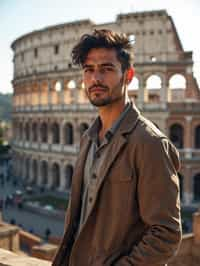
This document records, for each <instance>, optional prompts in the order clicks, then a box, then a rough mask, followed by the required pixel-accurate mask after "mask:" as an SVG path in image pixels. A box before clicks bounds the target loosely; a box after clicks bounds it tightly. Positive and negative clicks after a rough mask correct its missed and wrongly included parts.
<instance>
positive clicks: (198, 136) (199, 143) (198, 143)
mask: <svg viewBox="0 0 200 266" xmlns="http://www.w3.org/2000/svg"><path fill="white" fill-rule="evenodd" d="M195 148H196V149H200V125H199V126H197V127H196V128H195Z"/></svg>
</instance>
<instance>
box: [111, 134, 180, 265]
mask: <svg viewBox="0 0 200 266" xmlns="http://www.w3.org/2000/svg"><path fill="white" fill-rule="evenodd" d="M136 161H137V172H138V192H137V197H138V204H139V210H140V216H141V219H142V221H143V223H144V224H145V225H146V228H147V230H146V232H145V233H144V235H143V238H142V239H141V240H140V241H139V243H138V244H137V245H134V246H132V248H131V251H130V253H129V254H128V255H126V256H123V257H121V258H120V259H119V260H118V261H117V262H116V263H114V265H115V266H131V265H134V266H156V265H165V263H167V262H168V261H169V259H170V258H172V257H173V256H174V255H175V253H176V252H177V249H178V247H179V244H180V241H181V219H180V200H179V180H178V176H177V171H178V168H179V167H180V161H179V158H178V152H177V150H176V148H175V147H174V146H173V145H172V144H171V143H170V141H169V140H168V139H166V138H157V137H154V138H152V139H151V141H148V142H145V143H143V144H142V145H140V146H139V147H138V151H137V159H136ZM133 230H134V228H133Z"/></svg>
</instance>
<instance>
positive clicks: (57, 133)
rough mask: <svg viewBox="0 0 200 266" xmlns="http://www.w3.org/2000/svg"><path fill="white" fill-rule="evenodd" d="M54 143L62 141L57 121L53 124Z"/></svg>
mask: <svg viewBox="0 0 200 266" xmlns="http://www.w3.org/2000/svg"><path fill="white" fill-rule="evenodd" d="M52 143H53V144H59V143H60V127H59V125H58V123H56V122H55V123H54V124H53V125H52Z"/></svg>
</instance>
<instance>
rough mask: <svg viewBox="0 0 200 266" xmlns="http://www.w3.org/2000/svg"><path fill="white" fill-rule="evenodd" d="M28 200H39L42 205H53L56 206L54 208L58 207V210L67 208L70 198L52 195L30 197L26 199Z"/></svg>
mask: <svg viewBox="0 0 200 266" xmlns="http://www.w3.org/2000/svg"><path fill="white" fill-rule="evenodd" d="M28 201H32V202H36V201H37V202H39V203H40V206H45V205H51V206H53V207H54V209H58V210H66V208H67V206H68V199H61V198H56V197H53V196H50V195H46V196H39V197H30V198H28V199H26V202H28Z"/></svg>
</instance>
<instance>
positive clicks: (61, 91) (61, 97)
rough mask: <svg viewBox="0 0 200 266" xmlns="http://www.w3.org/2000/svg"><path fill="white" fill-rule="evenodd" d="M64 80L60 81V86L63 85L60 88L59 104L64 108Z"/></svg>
mask: <svg viewBox="0 0 200 266" xmlns="http://www.w3.org/2000/svg"><path fill="white" fill-rule="evenodd" d="M64 82H65V81H64V78H62V79H60V85H61V88H60V92H59V104H60V105H61V106H63V104H64V102H65V101H64V100H65V97H64V84H65V83H64Z"/></svg>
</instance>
